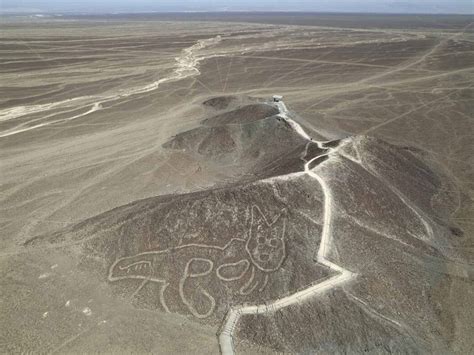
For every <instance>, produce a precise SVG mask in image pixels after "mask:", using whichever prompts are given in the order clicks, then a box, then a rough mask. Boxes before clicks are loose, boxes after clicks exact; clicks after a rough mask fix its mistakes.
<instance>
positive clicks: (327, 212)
mask: <svg viewBox="0 0 474 355" xmlns="http://www.w3.org/2000/svg"><path fill="white" fill-rule="evenodd" d="M277 106H278V108H279V109H280V116H281V117H282V118H283V119H285V121H287V122H288V123H289V124H290V126H291V127H292V128H293V129H294V130H295V131H296V132H297V133H298V134H299V135H301V136H302V137H303V138H304V139H306V140H312V139H311V138H310V137H309V136H308V134H307V133H306V132H305V131H304V129H303V128H302V127H301V126H300V125H299V124H298V123H297V122H295V121H293V120H292V119H291V118H289V115H288V109H287V108H286V105H285V104H284V103H283V102H282V101H280V102H278V103H277ZM316 143H317V144H318V146H319V147H320V148H322V142H316ZM336 149H337V148H336ZM331 151H335V149H330V152H331ZM315 159H318V157H315V158H313V159H311V160H310V161H308V162H307V163H306V164H305V170H304V172H305V173H306V174H307V175H309V176H311V177H312V178H314V179H316V180H317V181H318V182H319V184H320V185H321V188H322V190H323V193H324V223H323V230H322V235H321V243H320V247H319V250H318V254H317V257H316V261H317V262H318V263H320V264H322V265H325V266H327V267H328V268H330V269H331V270H333V271H336V272H337V273H338V275H336V276H334V277H331V278H329V279H327V280H325V281H323V282H321V283H318V284H316V285H313V286H310V287H308V288H306V289H304V290H301V291H298V292H295V293H293V294H291V295H289V296H286V297H282V298H279V299H276V300H274V301H272V302H269V303H266V304H263V305H251V306H237V307H233V308H231V309H230V310H229V312H227V315H226V318H225V319H224V323H223V326H222V328H221V331H220V333H219V334H218V338H219V347H220V351H221V353H222V354H223V355H233V354H234V353H235V349H234V342H233V337H234V335H233V334H234V331H235V328H236V326H237V324H238V322H239V319H240V317H241V316H242V315H245V314H265V313H271V312H275V311H277V310H279V309H282V308H284V307H287V306H289V305H292V304H298V303H300V302H303V301H305V300H307V299H309V298H311V297H313V296H315V295H317V294H320V293H323V292H324V291H327V290H329V289H332V288H334V287H337V286H340V285H342V284H344V283H346V282H348V281H350V280H351V279H353V278H354V277H355V276H356V274H354V273H352V272H350V271H348V270H345V269H344V268H342V267H340V266H338V265H336V264H334V263H332V262H331V261H329V260H328V259H326V255H327V253H328V251H329V249H330V248H331V234H332V210H333V196H332V193H331V190H330V189H329V187H328V185H327V184H326V182H325V181H324V179H323V178H321V177H320V176H319V175H317V174H316V173H315V172H314V171H312V170H311V169H310V166H311V163H312V162H313V160H315ZM329 159H330V155H329Z"/></svg>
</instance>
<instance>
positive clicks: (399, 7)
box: [0, 0, 473, 14]
mask: <svg viewBox="0 0 474 355" xmlns="http://www.w3.org/2000/svg"><path fill="white" fill-rule="evenodd" d="M0 8H1V10H2V11H8V12H11V11H22V12H23V11H25V12H107V13H111V12H147V11H226V10H228V11H237V10H250V11H257V10H258V11H262V10H269V11H277V10H282V11H330V12H391V13H407V12H408V13H465V14H469V13H470V14H472V13H473V0H233V1H231V0H0Z"/></svg>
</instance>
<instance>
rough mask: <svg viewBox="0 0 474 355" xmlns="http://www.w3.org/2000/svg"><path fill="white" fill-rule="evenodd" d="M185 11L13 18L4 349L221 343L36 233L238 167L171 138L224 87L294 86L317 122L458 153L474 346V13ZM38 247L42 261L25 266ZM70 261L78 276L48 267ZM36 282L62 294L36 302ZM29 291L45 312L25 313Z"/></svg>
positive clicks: (465, 316)
mask: <svg viewBox="0 0 474 355" xmlns="http://www.w3.org/2000/svg"><path fill="white" fill-rule="evenodd" d="M174 20H176V19H174ZM179 20H180V21H179V22H178V21H171V20H170V19H167V20H166V19H165V20H163V19H162V21H156V19H149V18H146V19H143V18H135V17H131V18H126V17H119V18H115V19H110V18H107V19H104V18H75V19H72V18H71V19H45V20H35V21H30V20H29V19H11V18H10V19H8V21H5V22H3V23H2V25H0V26H1V31H0V32H1V38H2V41H1V44H0V53H1V55H0V60H1V63H2V68H1V69H0V70H1V73H2V78H3V80H2V87H1V88H0V92H1V95H0V96H1V98H0V159H1V171H0V184H1V187H0V188H1V195H0V199H1V207H0V208H1V214H0V235H1V238H2V246H1V249H0V260H1V261H0V262H1V265H2V266H1V268H2V270H7V272H6V273H5V274H4V276H3V279H2V284H3V285H6V286H7V287H2V293H3V294H4V295H2V299H8V302H5V303H4V304H6V303H8V304H9V306H8V310H7V309H5V308H3V307H4V306H1V308H2V309H1V312H2V313H4V314H7V317H2V319H3V320H2V321H0V325H1V328H2V333H3V336H4V337H5V339H9V340H8V341H6V342H4V341H2V342H1V343H2V347H3V346H5V344H6V347H5V348H3V350H4V351H9V352H15V351H20V350H21V351H33V352H35V351H44V352H63V351H70V352H84V351H109V352H116V351H118V350H119V349H120V350H121V351H124V352H128V351H130V352H161V351H165V352H176V353H186V352H190V351H192V350H194V349H192V350H191V349H190V348H188V347H187V346H188V345H189V344H193V346H195V347H197V348H199V352H201V353H209V352H211V353H212V352H217V351H218V348H217V347H216V339H215V333H216V329H215V328H214V327H211V326H209V327H206V326H204V325H202V324H200V323H199V324H197V323H194V322H192V321H190V320H189V319H188V318H185V317H182V316H180V315H175V314H171V315H167V314H164V313H163V314H162V313H156V312H155V313H153V315H150V313H151V312H149V311H146V310H141V311H136V310H135V308H134V307H133V306H132V305H130V303H129V302H127V301H126V300H125V301H124V300H120V299H117V297H115V295H113V294H109V293H110V291H109V290H108V289H106V288H105V286H104V285H103V283H102V282H101V281H100V278H99V277H98V278H97V279H95V278H91V276H90V275H89V274H84V275H82V274H81V273H79V275H77V277H76V278H73V277H72V276H71V275H75V274H76V273H77V270H75V269H73V268H72V267H71V264H74V263H76V262H77V263H80V262H81V261H80V260H76V259H74V258H75V256H74V255H73V254H74V253H69V252H68V251H67V249H66V248H61V249H58V250H56V249H51V250H49V249H45V250H39V251H38V252H37V253H35V254H34V255H32V254H31V253H27V252H25V250H24V248H23V246H22V244H23V243H24V242H25V241H26V240H29V239H30V238H32V237H35V236H37V235H40V234H44V233H49V232H54V231H56V230H58V229H59V228H63V227H68V226H71V225H73V224H75V223H77V222H79V221H81V220H84V219H86V218H89V217H93V216H96V215H97V214H99V213H102V212H105V211H109V210H111V209H113V208H115V207H118V206H121V205H124V204H127V203H130V202H133V201H136V200H139V199H143V198H147V197H154V196H158V195H165V194H174V193H184V192H193V191H200V190H203V189H206V188H208V187H210V186H214V185H215V184H221V183H223V182H227V181H229V179H232V178H233V177H235V171H234V170H232V169H226V168H225V167H224V168H223V167H222V166H215V167H213V166H205V165H203V164H202V163H200V162H199V161H197V160H195V159H191V158H190V157H189V155H187V154H184V153H186V152H180V151H177V150H169V149H165V148H163V144H164V143H166V142H168V141H169V140H170V138H171V137H172V136H174V135H176V134H179V133H183V132H186V131H189V130H192V129H195V128H197V127H199V125H200V124H201V121H202V120H203V119H205V118H208V117H210V114H209V110H210V109H209V108H208V107H206V106H203V105H202V104H201V103H202V102H203V101H204V100H206V99H209V98H211V97H215V96H218V95H240V96H253V97H265V98H266V97H270V96H271V95H273V94H276V93H278V94H281V95H284V96H285V103H286V104H287V106H288V107H289V109H290V110H292V111H294V112H297V113H298V114H299V116H298V117H297V118H296V119H297V120H298V122H299V123H300V124H301V125H302V126H303V127H304V128H305V130H307V132H310V133H311V135H312V136H313V137H317V138H320V139H322V140H325V139H328V140H332V139H338V138H342V137H346V136H349V135H369V136H374V137H378V138H383V139H385V140H388V141H390V142H393V143H396V144H399V145H406V146H415V147H418V148H421V149H423V150H424V151H427V152H428V153H429V155H430V159H435V160H436V161H438V162H440V163H441V164H442V165H443V166H444V167H445V168H447V170H448V171H449V174H450V175H451V177H452V178H453V179H454V180H455V181H456V182H457V184H458V187H459V189H460V191H461V195H460V201H461V202H460V204H459V206H458V207H457V208H456V210H457V211H456V213H455V217H454V220H453V222H455V224H456V225H457V227H458V228H459V230H460V231H462V233H459V237H458V238H459V243H460V244H461V245H463V251H462V252H463V253H464V254H465V257H466V260H467V262H466V264H467V265H465V266H459V265H455V264H453V265H452V268H453V272H454V273H455V274H457V275H463V271H464V270H465V274H464V275H467V276H465V277H459V278H455V279H454V281H453V282H454V284H453V286H452V288H451V292H450V297H451V304H452V307H453V309H454V312H455V313H456V314H458V318H457V320H456V322H457V323H456V326H455V329H454V333H455V337H454V339H455V340H454V341H453V343H452V348H451V349H452V351H453V352H455V353H467V352H469V347H470V346H472V342H469V341H468V335H469V334H470V333H471V332H472V329H469V328H468V324H469V323H471V324H472V319H473V314H472V311H470V309H472V304H471V303H472V301H471V299H472V297H469V295H472V293H473V292H474V287H473V284H472V274H471V273H468V268H469V267H470V264H472V261H473V260H474V257H473V254H472V236H473V235H474V229H473V224H472V223H473V222H472V221H473V211H474V207H473V202H472V199H473V198H474V184H473V181H474V154H473V153H474V146H473V143H472V136H473V134H474V125H473V122H472V112H473V87H472V82H473V77H474V67H473V64H472V63H473V62H474V60H473V59H474V58H473V50H474V42H473V41H474V37H473V33H472V29H473V28H472V26H470V24H469V23H468V21H466V18H465V17H459V18H456V17H449V19H447V18H438V19H436V18H431V19H429V20H427V19H425V20H422V21H421V20H420V21H421V22H417V21H418V20H415V19H413V18H409V19H404V18H400V19H397V20H393V18H392V19H391V21H390V22H386V21H382V22H383V24H381V20H380V18H376V19H371V20H367V21H368V23H364V21H365V20H363V19H362V20H361V18H360V17H358V16H356V17H353V18H351V19H350V21H347V19H341V18H338V19H333V18H331V17H330V16H329V17H326V18H324V21H323V20H322V19H319V20H318V19H311V18H309V19H308V18H304V19H300V22H299V23H298V22H295V20H291V19H290V18H288V17H286V18H285V17H284V16H278V17H275V18H273V19H268V18H266V19H265V20H258V19H257V20H255V19H253V20H251V19H249V18H246V17H238V18H234V19H232V20H228V22H224V21H225V20H226V18H221V17H219V18H215V19H211V20H212V21H195V22H190V21H186V20H187V19H184V18H179ZM194 20H199V19H196V18H194ZM246 20H247V21H249V22H250V21H251V22H253V23H244V21H246ZM259 21H260V22H269V23H267V24H261V23H256V22H259ZM331 21H332V22H331ZM294 23H297V25H294ZM387 23H388V24H387ZM407 23H410V25H407ZM68 258H70V260H69V259H68ZM27 261H28V263H31V265H35V268H25V267H22V265H29V264H28V263H27ZM464 268H466V269H464ZM59 269H61V275H68V276H62V277H61V278H59V279H56V280H54V282H53V281H51V282H52V283H51V284H48V282H50V281H48V280H51V278H54V275H55V273H56V272H57V270H59ZM459 269H461V271H459ZM44 275H46V276H44ZM469 275H470V276H469ZM19 285H20V286H19ZM22 285H26V286H22ZM78 285H79V286H78ZM58 287H61V288H58ZM18 290H23V293H22V294H19V293H18V292H19V291H18ZM57 290H65V291H57ZM35 293H36V294H44V295H47V297H41V298H40V300H38V302H37V304H34V303H32V302H31V298H29V297H31V296H29V295H31V294H35ZM68 301H71V303H72V304H74V307H69V306H66V304H67V302H68ZM71 303H70V304H71ZM12 304H17V306H16V308H17V309H19V310H21V309H24V307H25V306H24V305H25V304H29V306H28V309H29V310H30V311H31V310H33V309H34V310H35V311H34V312H33V313H29V315H28V317H24V318H19V316H18V314H19V313H18V312H16V311H15V312H10V310H11V308H15V307H13V306H12ZM87 309H90V310H92V312H93V313H92V316H90V315H88V311H87ZM117 310H119V311H117ZM114 312H115V313H117V314H118V315H117V317H118V318H114V317H112V315H113V314H114ZM157 314H158V315H157ZM155 317H156V318H155ZM112 319H113V320H112ZM5 320H6V321H5ZM122 320H123V321H122ZM9 322H16V323H17V324H16V326H15V329H19V328H21V327H24V328H25V329H26V330H25V331H26V332H27V333H28V337H30V339H32V340H31V343H29V344H27V345H26V346H25V347H23V348H21V349H19V348H15V346H16V345H12V344H17V343H16V341H17V340H15V339H24V337H23V338H22V335H19V334H17V333H16V334H11V333H9ZM48 322H50V323H48ZM163 322H165V323H166V324H167V325H169V326H167V327H163V326H162V324H163ZM51 324H56V325H55V326H54V327H53V328H52V329H55V332H56V334H55V337H51V334H49V331H48V329H50V328H51V327H52V325H51ZM58 324H60V326H58ZM152 334H153V335H152ZM154 334H163V335H161V336H160V337H154V336H155V335H154ZM152 337H154V338H152ZM183 337H187V338H188V339H190V340H189V342H188V343H186V342H181V341H180V340H179V339H182V338H183ZM53 338H54V339H53ZM116 338H119V339H121V342H119V343H117V342H115V340H112V339H116ZM150 339H152V340H150ZM169 339H174V340H173V341H168V340H169ZM20 342H21V341H20ZM186 344H188V345H186ZM249 349H250V350H249ZM244 350H245V351H250V352H252V351H253V350H255V349H253V348H252V345H250V347H246V348H245V349H244ZM260 351H263V352H265V351H266V350H260Z"/></svg>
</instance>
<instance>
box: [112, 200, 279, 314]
mask: <svg viewBox="0 0 474 355" xmlns="http://www.w3.org/2000/svg"><path fill="white" fill-rule="evenodd" d="M250 210H251V218H250V226H249V232H248V234H247V235H248V237H247V239H239V238H233V239H231V240H230V241H229V242H228V243H227V244H226V245H224V246H218V245H207V244H196V243H190V244H185V245H180V246H177V247H173V248H168V249H163V250H154V251H147V252H143V253H139V254H136V255H132V256H126V257H121V258H118V259H117V260H116V261H115V262H114V263H113V264H112V265H111V266H110V269H109V275H108V280H109V281H110V282H115V281H120V280H127V279H135V280H142V282H141V284H140V285H139V287H138V288H137V289H136V290H135V292H133V294H132V296H131V298H133V297H135V295H137V294H138V292H140V290H141V289H142V288H143V287H144V286H145V285H146V284H147V283H148V282H155V283H160V284H161V288H160V303H161V305H162V307H163V309H164V310H165V311H166V312H169V311H170V310H169V307H168V303H167V301H170V302H172V301H176V300H177V299H179V300H180V302H181V303H182V304H183V305H185V306H186V308H187V310H188V311H189V312H190V313H191V314H192V315H194V316H195V317H197V318H201V319H203V318H207V317H209V316H210V315H211V314H213V313H214V311H215V310H216V306H217V302H216V299H215V298H214V297H213V296H212V295H211V294H210V291H212V290H206V289H205V284H206V282H212V285H213V287H220V285H224V284H228V283H236V284H237V286H236V287H234V290H233V291H232V292H234V293H235V294H240V295H244V296H246V295H250V294H252V293H254V292H255V291H256V290H258V291H259V292H261V291H263V290H264V289H265V287H266V286H267V284H268V281H269V275H270V274H272V273H274V272H276V271H278V270H279V269H280V267H281V265H282V264H283V261H284V260H285V258H286V249H285V242H284V238H285V233H286V225H287V222H286V220H287V213H286V210H282V211H280V212H279V213H278V214H277V215H274V216H273V218H268V217H267V216H265V214H264V213H263V212H262V211H261V209H260V207H258V206H256V205H252V207H251V208H250ZM275 229H277V230H278V233H275ZM236 255H239V259H237V260H236V259H235V256H236ZM244 277H245V278H248V279H247V280H246V279H244ZM203 278H205V279H203ZM191 279H194V280H196V281H192V280H191ZM176 280H177V281H176ZM244 280H245V281H244ZM239 281H240V283H239ZM191 282H192V283H194V285H197V286H196V287H190V286H191V285H190V284H189V283H191ZM168 286H171V287H170V288H169V290H170V291H169V292H168V291H167V294H166V295H165V291H166V290H167V289H168ZM234 286H235V285H234ZM223 287H224V288H225V289H232V288H228V287H227V286H223ZM170 292H172V294H170V297H171V298H169V299H168V300H167V298H166V297H167V295H168V293H170ZM173 292H174V293H173ZM196 299H201V301H202V300H203V299H204V300H205V301H204V302H196ZM197 304H199V305H200V307H198V308H202V307H203V306H202V305H203V304H204V308H205V309H204V310H203V309H199V310H198V309H197V306H196V305H197Z"/></svg>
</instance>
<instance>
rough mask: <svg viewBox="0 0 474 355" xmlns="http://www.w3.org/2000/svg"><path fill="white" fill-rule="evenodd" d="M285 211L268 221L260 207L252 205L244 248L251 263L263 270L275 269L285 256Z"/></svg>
mask: <svg viewBox="0 0 474 355" xmlns="http://www.w3.org/2000/svg"><path fill="white" fill-rule="evenodd" d="M286 215H287V211H286V210H282V211H281V212H280V214H278V215H277V216H275V217H274V218H273V220H271V221H268V220H267V218H266V217H265V215H264V214H263V213H262V211H261V210H260V208H258V207H257V206H252V211H251V221H250V232H249V234H250V235H249V238H248V240H247V243H246V245H245V249H246V250H247V253H248V254H249V256H250V259H251V261H252V262H253V264H254V265H255V266H256V267H257V268H259V269H260V270H262V271H264V272H272V271H276V270H278V269H279V268H280V266H281V265H282V264H283V261H284V259H285V256H286V248H285V240H284V237H285V228H286V219H287V218H286V217H287V216H286Z"/></svg>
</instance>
